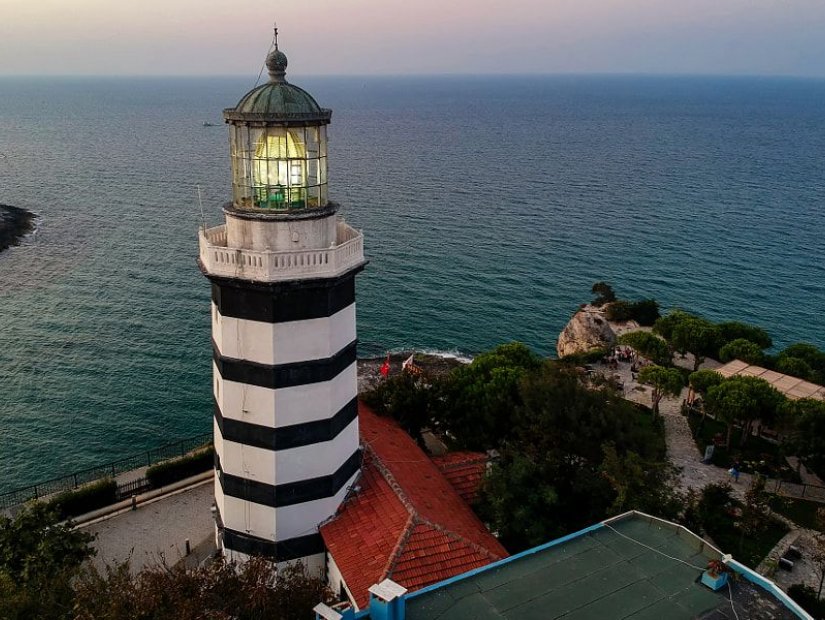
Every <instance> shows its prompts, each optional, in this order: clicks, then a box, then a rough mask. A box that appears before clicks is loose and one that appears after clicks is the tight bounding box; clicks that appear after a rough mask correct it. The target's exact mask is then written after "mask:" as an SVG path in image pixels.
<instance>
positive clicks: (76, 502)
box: [48, 478, 117, 519]
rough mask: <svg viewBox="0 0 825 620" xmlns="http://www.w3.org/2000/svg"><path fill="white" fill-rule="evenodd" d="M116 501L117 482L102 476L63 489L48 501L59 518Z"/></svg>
mask: <svg viewBox="0 0 825 620" xmlns="http://www.w3.org/2000/svg"><path fill="white" fill-rule="evenodd" d="M116 501H117V483H116V482H115V481H114V479H113V478H104V479H103V480H98V481H96V482H91V483H89V484H86V485H83V486H82V487H80V488H78V489H75V490H73V491H64V492H63V493H60V494H59V495H57V496H55V497H53V498H52V499H50V500H49V501H48V505H49V507H50V508H53V509H54V510H55V511H56V512H57V514H58V515H59V516H60V518H61V519H68V518H69V517H76V516H78V515H82V514H86V513H87V512H92V511H93V510H97V509H98V508H103V507H104V506H109V505H111V504H114V503H115V502H116Z"/></svg>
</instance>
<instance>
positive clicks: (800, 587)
mask: <svg viewBox="0 0 825 620" xmlns="http://www.w3.org/2000/svg"><path fill="white" fill-rule="evenodd" d="M788 596H790V597H791V598H792V599H793V600H794V601H796V602H797V603H799V606H800V607H802V609H804V610H805V611H807V612H808V613H809V614H811V615H812V616H813V617H814V618H815V619H816V620H823V619H825V601H820V600H819V599H818V598H817V597H816V590H814V589H813V588H812V587H811V586H806V585H804V584H801V583H796V584H794V585H792V586H791V587H790V588H788Z"/></svg>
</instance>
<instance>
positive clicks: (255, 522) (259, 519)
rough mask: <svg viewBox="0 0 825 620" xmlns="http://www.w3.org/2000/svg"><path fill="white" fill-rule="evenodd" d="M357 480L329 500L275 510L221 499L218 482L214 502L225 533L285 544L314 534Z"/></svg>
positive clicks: (348, 483) (356, 474)
mask: <svg viewBox="0 0 825 620" xmlns="http://www.w3.org/2000/svg"><path fill="white" fill-rule="evenodd" d="M357 477H358V473H357V472H356V473H355V474H354V475H353V476H352V477H351V478H350V479H349V480H348V481H347V482H346V484H344V486H342V487H341V490H340V491H338V493H336V494H335V495H333V496H331V497H325V498H322V499H316V500H313V501H309V502H303V503H300V504H293V505H292V506H281V507H279V508H273V507H271V506H264V505H262V504H256V503H254V502H248V501H245V500H242V499H238V498H237V497H232V496H230V495H224V493H223V489H222V488H221V486H220V482H219V483H218V484H216V485H215V501H216V504H218V505H219V506H223V508H222V509H221V517H222V518H223V523H224V526H226V527H228V528H229V529H233V530H235V531H237V532H241V533H244V534H250V535H252V536H257V537H258V538H263V539H265V540H273V541H277V540H288V539H290V538H297V537H299V536H306V535H308V534H312V533H314V532H317V531H318V525H319V524H320V523H321V522H322V521H325V520H327V519H328V518H329V517H330V516H332V515H333V514H335V511H336V510H337V509H338V506H340V504H341V502H343V501H344V497H345V496H346V494H347V491H348V490H349V488H350V487H351V486H352V485H353V483H354V482H355V480H356V479H357Z"/></svg>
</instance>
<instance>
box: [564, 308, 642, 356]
mask: <svg viewBox="0 0 825 620" xmlns="http://www.w3.org/2000/svg"><path fill="white" fill-rule="evenodd" d="M640 329H650V328H644V327H640V326H639V324H638V323H637V322H636V321H610V320H608V318H607V316H606V315H605V308H604V306H594V305H591V304H583V305H582V306H581V307H580V308H579V310H578V311H577V312H576V313H575V314H574V315H573V317H572V318H571V319H570V321H569V322H568V323H567V325H565V327H564V329H563V330H562V332H561V333H560V334H559V338H558V341H557V344H556V353H557V354H558V356H559V358H563V357H567V356H568V355H586V354H588V353H592V352H594V351H600V350H604V349H609V348H610V347H612V346H613V345H614V344H616V338H618V337H619V336H620V335H622V334H624V333H626V332H631V331H637V330H640Z"/></svg>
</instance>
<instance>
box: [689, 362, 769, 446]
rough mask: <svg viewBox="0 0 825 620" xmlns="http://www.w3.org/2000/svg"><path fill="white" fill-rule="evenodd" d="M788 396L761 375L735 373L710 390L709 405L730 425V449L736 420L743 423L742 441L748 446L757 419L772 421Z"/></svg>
mask: <svg viewBox="0 0 825 620" xmlns="http://www.w3.org/2000/svg"><path fill="white" fill-rule="evenodd" d="M783 399H784V397H783V396H782V394H780V393H779V392H777V391H776V389H774V388H773V386H771V385H770V384H769V383H768V382H767V381H765V380H763V379H759V378H757V377H750V376H738V375H737V376H733V377H729V378H727V379H725V380H724V381H722V382H721V383H720V384H719V385H716V386H713V387H711V388H710V389H709V390H708V394H707V398H706V401H705V406H706V407H707V409H708V412H709V413H710V414H711V415H713V416H714V417H716V419H718V420H720V421H722V422H724V423H725V424H726V425H727V427H728V432H727V438H726V440H725V446H726V447H727V448H730V442H731V435H732V434H733V427H734V425H735V424H736V423H740V424H741V425H742V439H741V444H742V445H745V442H746V441H747V438H748V436H749V435H750V433H751V428H752V426H753V423H754V422H755V421H756V420H761V421H762V422H763V423H765V424H772V423H773V422H774V421H775V420H776V414H777V411H778V409H779V406H780V405H781V404H782V401H783Z"/></svg>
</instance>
